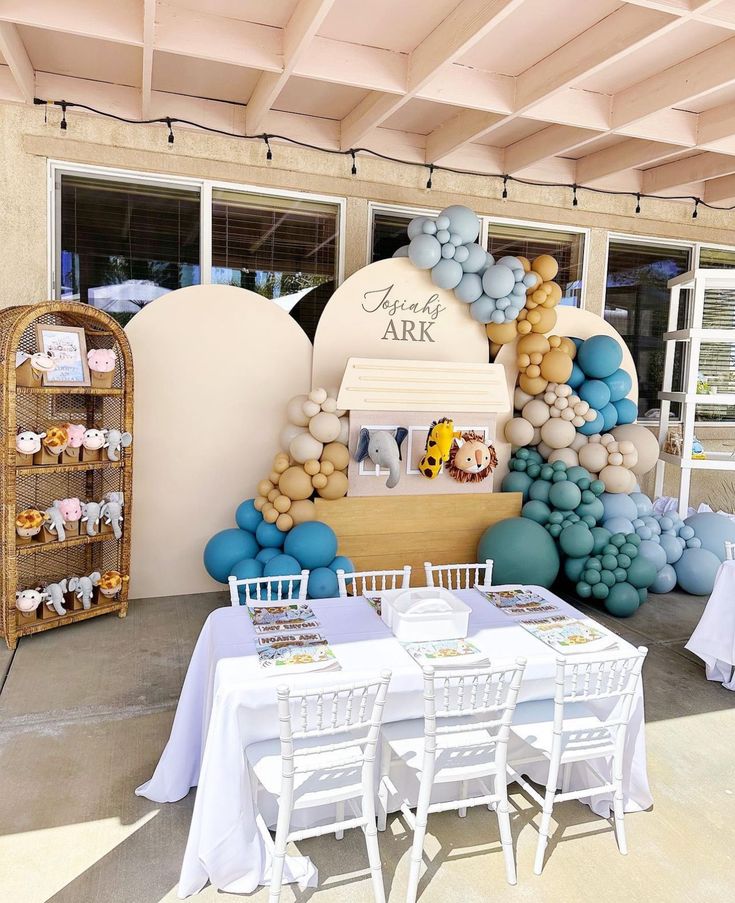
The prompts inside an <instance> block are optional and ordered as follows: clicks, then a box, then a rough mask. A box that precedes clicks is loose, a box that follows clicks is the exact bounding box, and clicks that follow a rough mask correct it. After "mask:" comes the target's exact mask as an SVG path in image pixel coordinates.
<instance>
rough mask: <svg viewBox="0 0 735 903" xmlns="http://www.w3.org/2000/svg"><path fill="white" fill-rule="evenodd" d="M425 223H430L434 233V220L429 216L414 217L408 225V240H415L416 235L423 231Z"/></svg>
mask: <svg viewBox="0 0 735 903" xmlns="http://www.w3.org/2000/svg"><path fill="white" fill-rule="evenodd" d="M426 223H431V224H432V226H434V231H435V232H436V224H435V223H434V220H433V219H432V218H431V217H429V216H414V218H413V219H412V220H411V222H410V223H409V224H408V229H407V230H406V232H407V233H408V238H409V240H410V239H412V238H416V236H417V235H421V234H422V232H423V231H424V225H425V224H426Z"/></svg>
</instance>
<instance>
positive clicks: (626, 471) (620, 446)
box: [577, 433, 638, 492]
mask: <svg viewBox="0 0 735 903" xmlns="http://www.w3.org/2000/svg"><path fill="white" fill-rule="evenodd" d="M577 456H578V458H579V463H580V464H581V465H582V467H585V468H587V470H589V471H590V473H594V474H599V478H600V479H601V480H602V482H603V483H604V484H605V489H606V491H607V492H632V491H633V489H634V488H635V483H636V479H635V474H634V473H633V468H635V467H636V465H637V464H638V451H637V450H636V447H635V445H634V444H633V443H632V442H631V441H629V440H627V439H622V440H620V441H618V440H617V439H616V438H615V436H613V435H612V434H611V433H602V434H600V433H595V434H593V435H592V436H589V437H588V438H587V442H586V443H585V444H584V445H582V446H580V448H579V449H578V451H577Z"/></svg>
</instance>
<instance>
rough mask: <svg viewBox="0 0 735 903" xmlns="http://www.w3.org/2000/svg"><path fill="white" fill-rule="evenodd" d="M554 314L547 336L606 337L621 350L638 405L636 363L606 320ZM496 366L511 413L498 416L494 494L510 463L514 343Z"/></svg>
mask: <svg viewBox="0 0 735 903" xmlns="http://www.w3.org/2000/svg"><path fill="white" fill-rule="evenodd" d="M555 310H556V325H555V326H554V328H553V329H552V330H550V333H549V334H550V335H562V336H570V337H574V338H576V339H589V338H590V337H591V336H593V335H609V336H611V337H612V338H614V339H615V341H616V342H617V343H618V344H619V345H620V347H621V348H622V349H623V360H622V362H621V364H620V368H621V369H622V370H625V372H626V373H628V374H629V375H630V378H631V379H632V381H633V385H632V387H631V390H630V392H629V393H628V398H630V399H631V401H633V402H635V404H636V405H637V404H638V372H637V371H636V369H635V362H634V361H633V356H632V355H631V353H630V350H629V348H628V346H627V345H626V344H625V341H624V339H623V337H622V336H621V335H620V333H619V332H618V331H617V329H615V327H614V326H611V325H610V324H609V323H608V322H607V320H603V318H602V317H599V316H598V315H597V314H593V313H591V311H589V310H580V309H579V308H577V307H566V306H562V305H560V306H559V307H556V308H555ZM495 363H496V364H502V365H503V367H504V368H505V376H506V379H507V381H508V393H509V397H510V399H511V409H510V411H509V412H508V413H507V414H499V415H498V420H497V433H496V436H497V442H496V443H495V448H496V451H497V453H498V461H499V463H498V467H497V468H496V470H495V475H494V481H493V486H494V488H495V490H496V491H497V490H498V489H500V483H501V482H502V479H503V477H504V476H505V475H506V474H507V473H508V461H510V451H511V448H510V443H509V442H506V441H505V439H504V436H505V425H506V423H507V422H508V421H509V420H510V419H511V417H513V414H514V411H513V405H512V402H513V391H514V389H515V385H516V380H517V379H518V366H517V365H516V343H515V342H509V343H508V344H507V345H503V347H502V348H501V349H500V351H499V352H498V354H497V356H496V358H495Z"/></svg>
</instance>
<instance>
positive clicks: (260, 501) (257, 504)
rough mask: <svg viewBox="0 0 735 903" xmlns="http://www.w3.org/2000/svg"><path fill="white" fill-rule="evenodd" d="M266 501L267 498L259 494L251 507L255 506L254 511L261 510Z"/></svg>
mask: <svg viewBox="0 0 735 903" xmlns="http://www.w3.org/2000/svg"><path fill="white" fill-rule="evenodd" d="M267 501H268V499H266V498H264V497H263V496H262V495H259V496H258V497H257V498H256V499H255V501H254V502H253V508H255V510H256V511H262V510H263V507H264V506H265V504H266V503H267Z"/></svg>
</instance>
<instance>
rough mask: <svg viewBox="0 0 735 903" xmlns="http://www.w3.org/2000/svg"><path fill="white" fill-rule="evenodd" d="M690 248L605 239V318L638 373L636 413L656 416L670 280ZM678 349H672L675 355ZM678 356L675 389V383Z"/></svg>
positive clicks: (686, 259) (682, 265)
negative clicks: (620, 340)
mask: <svg viewBox="0 0 735 903" xmlns="http://www.w3.org/2000/svg"><path fill="white" fill-rule="evenodd" d="M690 265H691V249H690V247H688V246H683V245H666V244H657V243H655V242H645V241H632V240H628V239H618V238H610V242H609V245H608V253H607V286H606V290H605V319H606V320H607V321H608V323H610V325H611V326H614V327H615V329H617V331H618V332H619V333H620V335H621V336H622V337H623V339H624V340H625V343H626V344H627V346H628V348H629V349H630V352H631V354H632V355H633V360H634V362H635V365H636V369H637V371H638V393H639V397H638V415H639V418H641V419H649V420H651V419H657V418H658V407H659V403H658V393H659V391H660V390H661V384H662V380H663V367H664V343H663V334H664V332H665V331H666V328H667V323H668V316H669V289H668V287H667V283H668V281H669V279H673V278H674V276H678V275H679V274H680V273H684V272H686V271H687V270H688V269H689V267H690ZM680 348H681V346H679V348H678V349H677V351H679V350H680ZM680 374H681V359H680V355H679V356H678V357H677V358H675V360H674V385H675V386H677V385H678V384H679V383H680V378H681V377H680Z"/></svg>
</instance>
